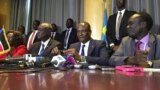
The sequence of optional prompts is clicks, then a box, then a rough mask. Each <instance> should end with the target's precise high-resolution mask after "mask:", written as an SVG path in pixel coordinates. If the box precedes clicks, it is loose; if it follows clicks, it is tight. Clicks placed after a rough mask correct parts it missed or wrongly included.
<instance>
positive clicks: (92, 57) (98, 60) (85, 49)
mask: <svg viewBox="0 0 160 90" xmlns="http://www.w3.org/2000/svg"><path fill="white" fill-rule="evenodd" d="M77 36H78V39H79V41H80V42H77V43H74V44H71V46H70V48H69V49H67V50H64V51H63V53H64V54H67V55H69V54H71V55H73V56H74V58H75V59H76V60H80V61H85V62H87V63H88V64H98V65H108V60H109V56H108V52H107V49H106V43H105V42H103V41H100V40H94V39H92V38H91V28H90V24H89V23H87V22H82V23H80V24H79V25H78V28H77ZM53 53H59V51H58V49H57V48H54V49H53Z"/></svg>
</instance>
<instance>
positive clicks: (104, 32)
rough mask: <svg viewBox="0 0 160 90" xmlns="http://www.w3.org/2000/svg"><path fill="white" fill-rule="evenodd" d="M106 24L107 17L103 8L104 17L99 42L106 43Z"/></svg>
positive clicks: (105, 9)
mask: <svg viewBox="0 0 160 90" xmlns="http://www.w3.org/2000/svg"><path fill="white" fill-rule="evenodd" d="M107 22H108V15H107V8H106V6H105V8H104V16H103V26H102V35H101V40H102V41H105V42H106V38H107V37H106V32H107Z"/></svg>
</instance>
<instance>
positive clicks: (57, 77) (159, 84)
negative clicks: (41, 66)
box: [0, 69, 160, 90]
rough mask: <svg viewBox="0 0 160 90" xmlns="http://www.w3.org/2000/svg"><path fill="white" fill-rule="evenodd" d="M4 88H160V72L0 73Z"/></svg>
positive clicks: (148, 89) (46, 71) (67, 89)
mask: <svg viewBox="0 0 160 90" xmlns="http://www.w3.org/2000/svg"><path fill="white" fill-rule="evenodd" d="M0 90H160V73H152V72H148V73H126V74H125V73H124V72H115V71H100V70H79V69H73V70H68V71H59V70H53V69H51V70H44V71H40V72H35V73H0Z"/></svg>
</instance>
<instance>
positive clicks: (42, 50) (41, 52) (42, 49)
mask: <svg viewBox="0 0 160 90" xmlns="http://www.w3.org/2000/svg"><path fill="white" fill-rule="evenodd" d="M41 47H42V48H41V51H40V53H39V55H42V54H43V52H44V44H41Z"/></svg>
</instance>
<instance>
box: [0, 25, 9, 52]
mask: <svg viewBox="0 0 160 90" xmlns="http://www.w3.org/2000/svg"><path fill="white" fill-rule="evenodd" d="M9 51H10V45H9V42H8V39H7V36H6V33H5V29H4V27H3V28H1V29H0V55H3V54H5V53H8V52H9Z"/></svg>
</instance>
